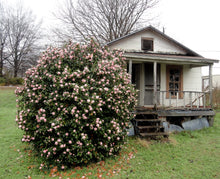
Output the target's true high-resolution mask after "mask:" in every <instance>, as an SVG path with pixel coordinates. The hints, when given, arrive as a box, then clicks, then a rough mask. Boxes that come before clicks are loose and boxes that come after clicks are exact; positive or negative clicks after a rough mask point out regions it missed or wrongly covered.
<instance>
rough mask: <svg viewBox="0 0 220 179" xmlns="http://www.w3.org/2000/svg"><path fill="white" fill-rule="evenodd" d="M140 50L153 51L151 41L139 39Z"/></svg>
mask: <svg viewBox="0 0 220 179" xmlns="http://www.w3.org/2000/svg"><path fill="white" fill-rule="evenodd" d="M141 49H142V50H145V51H153V50H154V48H153V39H146V38H142V39H141Z"/></svg>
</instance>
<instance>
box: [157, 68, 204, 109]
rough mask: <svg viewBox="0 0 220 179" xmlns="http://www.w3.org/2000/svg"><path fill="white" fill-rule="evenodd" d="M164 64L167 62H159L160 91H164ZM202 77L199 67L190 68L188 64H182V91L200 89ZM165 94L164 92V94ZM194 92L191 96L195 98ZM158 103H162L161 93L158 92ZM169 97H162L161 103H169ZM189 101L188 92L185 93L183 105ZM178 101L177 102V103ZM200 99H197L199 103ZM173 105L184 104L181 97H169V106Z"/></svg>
mask: <svg viewBox="0 0 220 179" xmlns="http://www.w3.org/2000/svg"><path fill="white" fill-rule="evenodd" d="M166 65H167V64H161V84H160V85H161V86H160V90H161V91H166V83H167V81H166ZM201 84H202V79H201V68H199V67H198V68H190V66H189V65H184V66H183V91H197V92H198V91H199V92H201V91H202V85H201ZM164 96H165V94H164ZM196 97H197V96H195V94H193V96H192V98H193V99H194V98H196ZM159 98H160V104H162V93H160V97H159ZM169 100H170V99H167V98H166V99H164V101H163V103H164V105H165V106H169V105H170V101H169ZM189 101H190V95H189V93H185V105H187V104H189ZM177 103H178V104H177ZM202 103H203V102H202V100H200V101H198V104H199V105H202ZM175 105H180V106H183V105H184V100H183V99H178V101H177V100H176V99H171V106H175Z"/></svg>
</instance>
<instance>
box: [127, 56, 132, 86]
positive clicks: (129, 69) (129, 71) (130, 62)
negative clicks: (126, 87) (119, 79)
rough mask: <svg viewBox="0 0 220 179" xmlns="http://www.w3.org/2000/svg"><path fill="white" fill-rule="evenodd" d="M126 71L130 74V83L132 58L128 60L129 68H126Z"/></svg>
mask: <svg viewBox="0 0 220 179" xmlns="http://www.w3.org/2000/svg"><path fill="white" fill-rule="evenodd" d="M128 73H129V74H130V75H131V83H132V60H131V59H130V60H129V68H128Z"/></svg>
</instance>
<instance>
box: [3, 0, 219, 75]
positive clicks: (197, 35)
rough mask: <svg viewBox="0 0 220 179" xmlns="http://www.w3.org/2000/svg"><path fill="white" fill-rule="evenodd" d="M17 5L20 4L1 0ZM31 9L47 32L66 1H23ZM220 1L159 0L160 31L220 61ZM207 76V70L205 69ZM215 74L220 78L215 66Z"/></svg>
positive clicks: (156, 11)
mask: <svg viewBox="0 0 220 179" xmlns="http://www.w3.org/2000/svg"><path fill="white" fill-rule="evenodd" d="M0 1H6V2H7V3H10V4H16V3H17V2H19V1H20V0H0ZM22 1H23V4H24V5H25V6H26V7H28V8H30V9H32V11H33V13H34V14H35V15H36V16H37V17H38V19H43V23H44V24H43V25H44V27H45V28H49V27H50V24H52V23H53V22H54V21H53V17H52V15H51V13H52V12H54V11H55V10H56V8H57V3H58V2H62V1H64V0H22ZM219 8H220V0H160V3H159V4H158V6H157V8H155V10H154V13H155V14H156V15H157V16H158V18H157V21H158V22H159V26H158V27H159V28H160V29H159V30H161V31H162V27H164V28H165V33H166V34H167V35H168V36H170V37H172V38H174V39H175V40H177V41H178V42H180V43H182V44H183V45H185V46H187V47H189V48H190V49H192V50H194V51H196V52H197V53H199V54H201V55H203V56H204V57H207V58H213V59H219V60H220V21H219V18H220V10H219ZM203 74H204V75H207V70H206V69H203ZM213 74H220V64H215V65H214V68H213Z"/></svg>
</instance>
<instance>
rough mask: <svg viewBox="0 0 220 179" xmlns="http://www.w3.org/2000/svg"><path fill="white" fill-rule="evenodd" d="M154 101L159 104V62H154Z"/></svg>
mask: <svg viewBox="0 0 220 179" xmlns="http://www.w3.org/2000/svg"><path fill="white" fill-rule="evenodd" d="M153 103H154V105H155V106H156V105H157V62H154V92H153Z"/></svg>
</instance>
